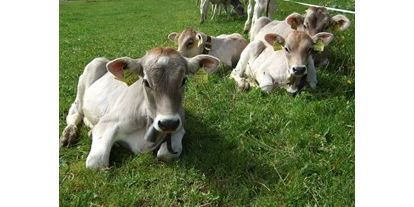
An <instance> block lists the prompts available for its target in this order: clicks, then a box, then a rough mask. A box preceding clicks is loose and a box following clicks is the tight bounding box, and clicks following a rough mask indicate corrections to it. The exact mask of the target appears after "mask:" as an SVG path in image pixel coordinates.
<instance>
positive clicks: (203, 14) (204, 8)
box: [200, 0, 210, 24]
mask: <svg viewBox="0 0 414 207" xmlns="http://www.w3.org/2000/svg"><path fill="white" fill-rule="evenodd" d="M209 3H210V0H202V1H201V4H200V14H201V18H200V24H203V22H204V20H205V19H206V16H207V12H208V5H209Z"/></svg>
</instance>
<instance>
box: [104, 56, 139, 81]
mask: <svg viewBox="0 0 414 207" xmlns="http://www.w3.org/2000/svg"><path fill="white" fill-rule="evenodd" d="M106 68H107V69H108V71H109V72H110V73H112V75H114V76H115V77H116V78H118V79H124V71H123V70H125V69H128V70H129V71H131V72H134V73H136V74H138V75H139V76H141V77H143V76H144V73H143V71H142V67H141V64H140V63H138V61H137V60H134V59H132V58H129V57H122V58H117V59H115V60H112V61H110V62H108V63H107V64H106Z"/></svg>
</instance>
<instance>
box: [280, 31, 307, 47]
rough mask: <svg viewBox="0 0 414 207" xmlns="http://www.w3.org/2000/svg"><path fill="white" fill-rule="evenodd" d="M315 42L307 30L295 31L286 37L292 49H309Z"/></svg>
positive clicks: (287, 43)
mask: <svg viewBox="0 0 414 207" xmlns="http://www.w3.org/2000/svg"><path fill="white" fill-rule="evenodd" d="M312 44H313V42H312V39H311V38H310V37H309V35H308V34H307V33H306V32H302V31H293V32H291V33H290V34H289V35H288V37H287V38H286V45H287V46H288V47H289V49H290V50H296V49H302V48H303V49H306V50H307V49H308V48H309V47H310V46H311V45H312Z"/></svg>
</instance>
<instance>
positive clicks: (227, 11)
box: [223, 0, 231, 19]
mask: <svg viewBox="0 0 414 207" xmlns="http://www.w3.org/2000/svg"><path fill="white" fill-rule="evenodd" d="M223 6H224V9H225V10H226V13H227V19H230V12H231V11H230V0H228V1H227V3H226V4H224V5H223Z"/></svg>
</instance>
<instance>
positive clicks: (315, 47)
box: [313, 40, 324, 52]
mask: <svg viewBox="0 0 414 207" xmlns="http://www.w3.org/2000/svg"><path fill="white" fill-rule="evenodd" d="M323 48H324V45H323V42H322V40H318V42H316V43H315V44H314V45H313V50H314V51H317V52H322V51H323Z"/></svg>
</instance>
